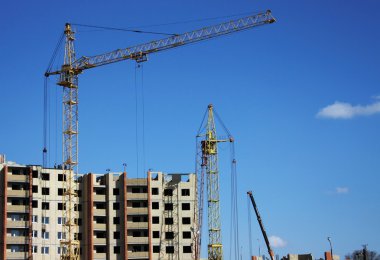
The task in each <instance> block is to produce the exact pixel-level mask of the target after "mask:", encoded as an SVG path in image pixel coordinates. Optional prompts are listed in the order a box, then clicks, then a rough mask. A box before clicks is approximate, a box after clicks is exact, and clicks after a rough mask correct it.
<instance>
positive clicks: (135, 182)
mask: <svg viewBox="0 0 380 260" xmlns="http://www.w3.org/2000/svg"><path fill="white" fill-rule="evenodd" d="M127 186H147V180H146V179H127Z"/></svg>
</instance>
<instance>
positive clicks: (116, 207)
mask: <svg viewBox="0 0 380 260" xmlns="http://www.w3.org/2000/svg"><path fill="white" fill-rule="evenodd" d="M113 209H114V210H119V209H120V203H119V202H114V203H113Z"/></svg>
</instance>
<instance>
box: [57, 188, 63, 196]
mask: <svg viewBox="0 0 380 260" xmlns="http://www.w3.org/2000/svg"><path fill="white" fill-rule="evenodd" d="M58 196H63V189H62V188H58Z"/></svg>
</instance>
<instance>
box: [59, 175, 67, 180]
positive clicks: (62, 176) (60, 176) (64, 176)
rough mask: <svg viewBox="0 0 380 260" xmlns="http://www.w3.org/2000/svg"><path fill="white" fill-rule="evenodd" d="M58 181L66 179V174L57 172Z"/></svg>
mask: <svg viewBox="0 0 380 260" xmlns="http://www.w3.org/2000/svg"><path fill="white" fill-rule="evenodd" d="M58 181H66V175H63V174H58Z"/></svg>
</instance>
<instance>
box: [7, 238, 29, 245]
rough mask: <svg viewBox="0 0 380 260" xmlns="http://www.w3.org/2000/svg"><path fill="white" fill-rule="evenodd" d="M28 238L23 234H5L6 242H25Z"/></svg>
mask: <svg viewBox="0 0 380 260" xmlns="http://www.w3.org/2000/svg"><path fill="white" fill-rule="evenodd" d="M28 240H29V239H28V237H24V236H13V237H12V236H7V238H6V241H7V244H27V243H28Z"/></svg>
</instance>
